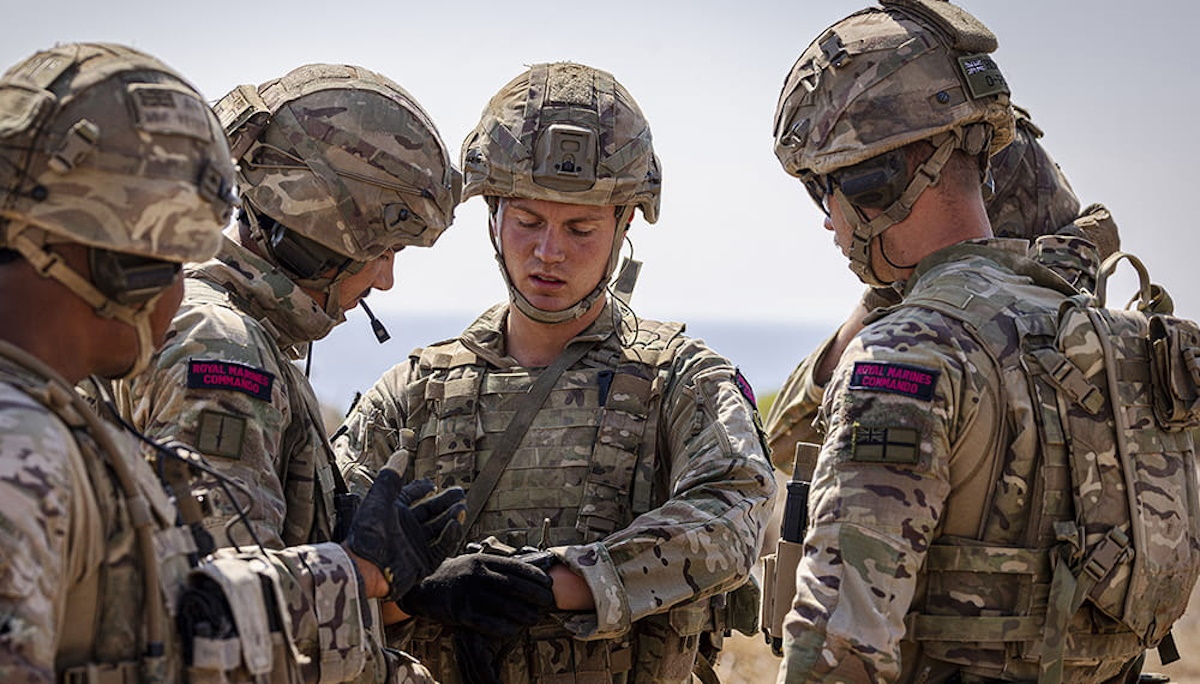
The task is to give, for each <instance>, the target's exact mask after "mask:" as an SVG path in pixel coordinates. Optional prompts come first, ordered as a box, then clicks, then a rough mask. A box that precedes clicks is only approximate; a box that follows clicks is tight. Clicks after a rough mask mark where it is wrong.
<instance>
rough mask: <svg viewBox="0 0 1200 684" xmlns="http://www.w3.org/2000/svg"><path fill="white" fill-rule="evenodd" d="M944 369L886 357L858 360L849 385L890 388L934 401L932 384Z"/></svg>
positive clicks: (889, 389)
mask: <svg viewBox="0 0 1200 684" xmlns="http://www.w3.org/2000/svg"><path fill="white" fill-rule="evenodd" d="M941 374H942V372H941V371H938V370H930V369H928V368H921V367H920V366H907V365H904V364H901V363H887V362H883V361H856V362H855V363H854V371H853V372H852V373H851V374H850V389H852V390H872V391H876V392H891V393H892V394H900V395H903V396H906V397H912V398H913V399H920V400H921V401H933V388H934V387H936V386H937V379H938V376H939V375H941Z"/></svg>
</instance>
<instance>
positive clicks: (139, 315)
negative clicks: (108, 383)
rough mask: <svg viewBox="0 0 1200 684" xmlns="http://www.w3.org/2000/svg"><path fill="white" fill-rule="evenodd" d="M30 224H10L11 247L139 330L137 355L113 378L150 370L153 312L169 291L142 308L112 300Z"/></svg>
mask: <svg viewBox="0 0 1200 684" xmlns="http://www.w3.org/2000/svg"><path fill="white" fill-rule="evenodd" d="M28 227H29V224H28V223H26V222H23V221H13V222H12V223H10V224H9V227H8V230H7V231H6V235H5V242H6V244H7V246H8V247H10V248H12V249H15V250H17V251H18V252H20V253H21V256H23V257H25V260H26V261H28V262H29V263H30V264H31V265H32V266H33V267H34V269H35V270H37V272H38V274H40V275H41V276H42V277H44V278H53V279H54V280H57V281H58V282H60V283H62V285H63V286H64V287H66V288H67V289H68V290H70V291H71V292H73V293H75V294H76V295H77V296H78V297H79V298H80V299H82V300H83V301H85V302H87V303H88V304H89V305H90V306H91V307H92V308H93V309H94V310H95V311H96V314H97V315H98V316H100V317H101V318H115V319H116V320H118V321H121V322H122V323H125V324H126V325H129V326H131V327H132V328H133V329H134V332H136V333H137V344H138V351H137V358H136V359H135V360H134V362H133V365H132V366H130V368H129V369H128V370H126V371H125V372H124V373H122V374H121V375H119V376H117V377H114V378H111V379H113V380H128V379H130V378H132V377H134V376H136V375H138V374H140V373H141V372H142V371H144V370H146V368H148V367H149V366H150V358H151V357H153V356H154V351H155V345H154V339H153V337H154V336H153V334H152V331H151V329H150V315H151V313H153V312H154V307H155V306H156V305H157V304H158V300H159V299H161V298H162V296H163V294H165V293H166V290H164V291H163V292H159V293H158V294H156V295H154V296H153V297H151V298H150V299H149V300H147V301H146V302H145V304H143V305H142V306H141V307H140V308H134V307H132V306H128V305H126V304H121V303H120V302H117V301H116V300H113V299H110V298H109V297H108V296H107V295H105V294H104V293H103V292H101V291H100V290H98V289H96V286H95V285H92V284H91V283H90V282H88V281H87V279H86V278H84V277H83V276H81V275H79V273H78V272H77V271H75V270H74V269H72V268H71V267H70V266H67V264H66V263H65V262H64V261H63V260H62V257H61V256H59V255H58V254H55V253H54V252H49V251H47V250H45V249H43V248H42V246H40V245H38V244H37V243H36V242H34V241H33V240H32V239H30V238H29V237H28V236H27V235H25V234H24V231H25V229H26V228H28Z"/></svg>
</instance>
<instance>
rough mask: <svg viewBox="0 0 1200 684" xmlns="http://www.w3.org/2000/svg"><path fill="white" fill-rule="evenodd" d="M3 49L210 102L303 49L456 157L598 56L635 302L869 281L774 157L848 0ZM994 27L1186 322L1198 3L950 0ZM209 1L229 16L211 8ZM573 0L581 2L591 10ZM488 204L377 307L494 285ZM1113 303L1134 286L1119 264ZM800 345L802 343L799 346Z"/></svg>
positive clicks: (840, 295) (1040, 118)
mask: <svg viewBox="0 0 1200 684" xmlns="http://www.w3.org/2000/svg"><path fill="white" fill-rule="evenodd" d="M3 3H4V4H3V6H2V10H3V11H2V12H0V16H2V17H3V24H2V25H0V63H2V64H3V65H4V66H5V67H7V66H8V65H11V64H13V63H15V62H16V61H18V60H20V59H22V58H24V57H25V56H27V55H28V54H30V53H32V52H34V51H35V50H37V49H40V48H44V47H47V46H50V45H52V44H54V43H55V42H67V41H79V40H101V41H112V42H121V43H126V44H129V45H132V46H134V47H137V48H140V49H142V50H145V51H147V52H149V53H151V54H153V55H155V56H157V57H159V58H160V59H162V60H163V61H165V62H167V63H168V64H170V65H171V66H173V67H175V68H176V69H178V70H179V71H181V72H182V73H183V74H184V75H185V76H187V77H188V78H190V79H191V80H192V81H193V82H194V83H195V84H196V85H197V86H198V87H199V88H200V90H201V91H202V92H203V93H204V94H205V95H206V96H207V97H208V98H210V99H212V100H215V99H217V98H219V97H220V96H221V95H222V94H224V93H225V92H226V91H228V90H229V89H231V88H232V87H234V86H236V85H238V84H240V83H255V84H257V83H260V82H262V81H264V80H267V79H270V78H274V77H277V76H279V75H282V74H283V73H284V72H286V71H288V70H290V69H292V68H293V67H296V66H298V65H300V64H302V63H306V62H318V61H324V62H343V63H353V64H359V65H361V66H364V67H367V68H370V69H373V70H376V71H379V72H381V73H383V74H386V75H387V76H389V77H391V78H393V79H394V80H396V81H398V82H399V83H400V84H402V85H403V86H404V87H405V88H406V89H408V90H409V91H410V92H411V93H412V94H413V95H414V96H415V97H416V98H417V99H418V100H419V101H420V102H421V103H422V104H423V105H424V106H425V107H426V109H427V110H428V111H429V112H430V114H431V115H432V116H433V119H434V120H435V121H436V122H437V124H438V126H439V128H440V129H441V132H442V134H443V136H444V137H445V139H446V141H447V143H448V145H449V146H450V148H451V149H452V150H453V151H454V153H455V156H457V151H458V149H459V146H460V144H461V142H462V139H463V138H464V137H465V135H466V134H467V132H468V131H469V130H470V129H471V128H472V127H473V126H474V124H475V122H476V120H477V119H478V116H479V113H480V110H481V109H482V107H483V105H484V104H485V103H486V101H487V99H488V98H489V97H490V96H491V95H492V93H494V92H495V91H496V90H497V89H499V87H500V86H501V85H503V84H504V83H505V82H507V81H508V80H509V79H511V78H512V77H513V76H515V75H517V74H518V73H519V72H521V71H522V70H523V68H524V65H527V64H532V63H536V62H544V61H555V60H573V61H579V62H584V63H587V64H591V65H593V66H597V67H600V68H604V69H607V70H609V71H611V72H613V74H615V75H616V77H617V79H618V80H620V81H621V82H622V83H623V84H624V85H625V86H626V87H627V88H628V89H629V90H630V92H632V93H633V95H634V97H635V98H636V99H637V100H638V102H639V103H640V104H641V107H642V109H643V111H644V112H645V113H646V115H647V117H648V118H649V120H650V122H651V127H652V130H653V133H654V140H655V147H656V149H657V151H658V154H659V156H660V157H661V159H662V163H663V173H664V184H663V187H664V192H663V205H662V216H661V218H660V220H659V223H658V224H656V225H653V226H648V225H646V224H645V223H644V222H642V221H641V220H640V219H639V220H638V221H637V222H635V225H634V229H633V231H632V236H633V239H634V245H635V248H636V255H637V257H638V258H640V259H642V260H643V261H644V262H645V268H644V269H643V272H642V279H641V282H640V283H639V286H638V290H637V295H636V297H635V299H634V306H635V308H636V309H637V310H638V312H639V313H640V314H642V315H644V316H650V317H655V318H682V319H687V318H689V317H705V318H747V319H768V318H772V317H779V318H783V319H786V320H788V321H793V322H806V321H815V322H829V323H832V322H834V321H836V320H840V318H841V316H842V314H843V313H844V312H845V311H846V310H848V309H849V307H850V306H851V305H852V304H853V302H854V301H855V299H856V298H857V296H858V293H859V291H860V289H861V286H860V285H859V283H858V281H857V279H855V277H854V276H853V274H851V273H850V271H849V270H848V269H847V267H846V263H845V260H844V259H843V258H842V256H841V255H840V253H839V252H837V251H836V250H835V248H834V246H833V241H832V235H831V234H830V233H827V232H826V231H824V230H823V229H822V228H821V222H820V218H821V216H820V214H819V212H818V211H817V209H816V208H815V207H813V206H812V204H811V202H810V201H809V200H808V198H807V195H806V194H805V193H804V191H803V189H802V188H801V186H800V184H799V182H798V181H795V180H794V179H791V178H790V177H788V176H787V175H785V174H784V173H783V171H782V170H781V169H780V168H779V165H778V163H777V162H776V160H775V157H774V155H773V153H772V149H771V145H772V139H771V124H772V114H773V112H774V107H775V102H776V99H777V97H778V94H779V88H780V86H781V85H782V83H783V79H784V76H785V75H786V74H787V72H788V70H789V69H790V67H791V65H792V63H793V62H794V61H795V59H796V57H797V56H798V55H799V54H800V52H801V51H802V50H803V49H804V48H805V46H806V45H807V44H808V43H809V42H810V41H811V40H812V39H813V38H815V37H816V36H817V34H819V33H820V31H821V30H823V29H824V28H825V27H827V26H828V25H830V24H831V23H833V22H835V21H837V20H838V19H840V18H841V17H843V16H845V15H846V14H848V13H849V12H851V11H853V10H856V9H859V8H861V7H863V6H865V4H864V3H862V2H848V1H844V0H828V1H822V2H814V1H809V2H802V1H796V0H792V1H789V2H784V1H768V2H754V1H752V0H751V1H743V2H738V3H734V2H716V1H711V0H699V1H695V0H694V1H690V2H654V1H653V0H640V1H637V2H631V1H627V0H617V1H610V2H605V3H596V4H589V3H586V2H572V3H518V2H481V1H476V0H469V1H466V2H457V3H456V2H450V1H444V0H443V1H439V2H427V3H422V4H416V3H412V2H406V1H404V0H394V1H392V2H387V3H383V2H378V3H373V2H356V1H354V0H342V1H339V2H328V3H322V2H314V1H312V0H294V1H292V2H257V3H249V2H236V3H223V4H220V5H218V4H217V3H213V4H207V3H195V2H188V3H182V2H174V1H169V0H154V1H137V0H99V1H98V0H88V1H87V2H62V1H56V0H43V1H42V2H32V1H31V0H22V1H21V2H15V1H13V0H3ZM962 4H964V5H965V6H966V7H967V8H968V9H969V10H971V11H972V12H974V13H975V14H976V15H977V16H979V17H980V18H981V19H982V20H983V21H984V22H985V23H986V24H988V25H989V26H990V27H991V28H992V29H993V31H995V33H996V34H997V35H998V36H999V38H1000V50H999V51H998V53H997V54H996V60H997V62H998V63H999V65H1000V67H1001V69H1002V70H1003V72H1004V73H1005V75H1006V76H1007V78H1008V80H1009V83H1010V85H1011V86H1012V88H1013V91H1014V99H1015V100H1016V101H1017V102H1019V103H1021V104H1023V105H1024V106H1025V107H1027V108H1028V109H1030V110H1031V111H1032V113H1033V116H1034V120H1035V121H1036V122H1037V123H1038V124H1039V125H1040V126H1041V127H1042V128H1043V129H1044V130H1045V131H1046V132H1047V135H1046V138H1045V139H1044V143H1045V145H1046V147H1047V148H1048V149H1049V150H1050V151H1051V153H1052V154H1053V155H1054V156H1055V158H1056V159H1057V160H1058V161H1059V163H1060V164H1061V165H1062V166H1063V168H1064V170H1065V171H1066V173H1067V175H1068V177H1069V178H1070V179H1071V182H1072V184H1073V185H1074V187H1075V190H1076V192H1077V193H1078V194H1079V195H1080V198H1081V200H1082V201H1083V202H1084V204H1088V203H1090V202H1096V201H1099V202H1104V203H1105V204H1107V205H1108V206H1109V208H1110V209H1111V210H1112V212H1113V215H1114V217H1115V218H1116V219H1117V221H1118V222H1119V224H1120V226H1121V231H1122V236H1123V243H1124V247H1125V248H1126V249H1127V250H1129V251H1132V252H1134V253H1136V254H1138V255H1139V256H1141V257H1142V258H1143V259H1144V261H1145V262H1146V264H1147V265H1148V266H1149V268H1150V271H1151V273H1152V275H1153V277H1154V279H1155V280H1156V281H1158V282H1160V283H1162V284H1164V285H1165V286H1166V287H1167V289H1168V290H1169V291H1170V292H1171V293H1172V294H1173V295H1174V296H1175V299H1176V301H1177V302H1178V304H1179V311H1180V313H1182V314H1184V315H1187V316H1190V317H1197V316H1200V292H1198V291H1197V288H1196V287H1195V286H1194V283H1195V282H1196V276H1195V269H1196V261H1197V259H1198V258H1200V226H1198V223H1200V222H1198V221H1197V220H1196V218H1195V214H1196V212H1195V210H1194V209H1193V208H1192V204H1191V201H1192V200H1193V198H1195V197H1197V196H1200V187H1198V188H1192V187H1191V183H1190V181H1189V180H1188V179H1189V178H1192V177H1194V176H1193V170H1194V169H1195V168H1196V167H1195V166H1194V165H1196V164H1200V154H1198V152H1200V143H1198V142H1197V141H1198V139H1200V134H1198V133H1197V126H1196V124H1195V123H1194V120H1193V118H1192V117H1193V116H1194V115H1195V112H1197V111H1200V106H1198V105H1200V102H1198V101H1197V100H1198V98H1197V94H1196V86H1197V83H1198V81H1200V79H1198V78H1197V76H1196V72H1195V60H1194V59H1193V53H1192V52H1191V50H1190V47H1191V46H1192V45H1193V44H1194V43H1195V42H1196V38H1195V34H1194V33H1193V31H1194V27H1195V26H1198V25H1200V3H1195V2H1190V1H1188V2H1185V1H1183V0H1175V1H1173V2H1165V1H1164V2H1153V1H1152V2H1144V3H1132V2H1127V1H1124V2H1117V1H1116V0H1095V1H1091V2H1060V1H1055V0H1007V1H1005V2H997V1H994V2H983V1H982V0H974V1H964V2H963V3H962ZM218 7H223V8H225V9H224V10H222V11H221V12H218V11H215V10H216V9H217V8H218ZM585 8H587V9H585ZM483 206H484V205H483V202H482V201H481V200H478V199H475V200H472V201H470V202H468V203H467V204H465V205H463V206H462V207H460V208H459V210H458V219H457V221H456V222H455V225H454V226H452V227H451V228H450V230H449V231H448V232H447V233H446V234H445V235H444V236H443V238H442V239H441V241H440V242H439V243H438V244H437V246H436V247H434V248H433V249H432V250H420V249H411V250H407V251H405V252H404V253H403V254H402V255H401V256H400V257H399V259H398V260H397V263H398V269H397V270H398V273H397V276H398V277H397V286H396V288H395V289H394V290H392V291H391V292H388V293H380V294H376V295H375V296H373V298H372V302H373V303H374V304H375V308H376V310H377V312H380V311H381V312H383V313H384V314H385V316H386V317H387V318H388V319H391V320H396V319H402V318H403V315H404V313H405V312H415V311H453V312H474V311H479V310H482V309H483V308H484V307H486V306H487V305H488V304H490V303H492V302H494V301H498V300H499V299H501V298H503V296H504V293H503V289H502V284H501V281H500V278H499V276H498V274H497V272H496V267H495V263H494V261H493V260H492V257H491V247H490V245H489V243H488V240H487V238H486V235H485V219H484V212H483ZM1113 285H1114V287H1113V289H1112V299H1113V301H1117V300H1119V301H1120V302H1121V303H1122V304H1123V303H1124V302H1125V300H1126V299H1127V298H1128V295H1129V294H1130V291H1131V288H1132V284H1131V283H1130V282H1127V281H1126V280H1125V279H1117V280H1116V281H1115V282H1114V284H1113ZM801 355H802V352H801V351H798V357H799V356H801Z"/></svg>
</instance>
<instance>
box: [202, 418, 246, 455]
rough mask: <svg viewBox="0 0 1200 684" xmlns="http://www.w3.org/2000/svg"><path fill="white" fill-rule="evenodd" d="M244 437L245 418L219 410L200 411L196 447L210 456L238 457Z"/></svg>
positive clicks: (240, 453)
mask: <svg viewBox="0 0 1200 684" xmlns="http://www.w3.org/2000/svg"><path fill="white" fill-rule="evenodd" d="M245 438H246V419H245V418H242V417H241V416H235V415H233V414H231V413H221V412H220V411H209V410H207V409H205V410H203V411H201V412H200V425H199V429H198V430H197V431H196V448H197V449H198V450H200V451H201V452H202V453H205V454H208V455H210V456H222V457H224V458H233V459H240V458H241V457H242V442H243V441H244V440H245Z"/></svg>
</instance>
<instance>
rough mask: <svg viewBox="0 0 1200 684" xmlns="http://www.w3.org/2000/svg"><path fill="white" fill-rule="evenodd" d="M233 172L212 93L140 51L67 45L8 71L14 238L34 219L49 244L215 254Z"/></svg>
mask: <svg viewBox="0 0 1200 684" xmlns="http://www.w3.org/2000/svg"><path fill="white" fill-rule="evenodd" d="M233 173H234V172H233V164H232V163H231V162H230V159H229V148H228V146H227V143H226V140H225V136H224V135H223V134H222V131H221V127H220V125H219V124H218V122H217V119H216V117H215V116H213V113H212V110H210V109H209V107H208V105H207V104H205V102H204V100H203V98H202V97H201V96H200V95H199V94H197V92H196V90H195V89H194V88H193V87H192V86H191V85H189V84H188V83H187V81H185V80H184V79H183V78H182V77H181V76H179V74H177V73H176V72H175V71H174V70H172V69H171V68H169V67H167V66H166V65H164V64H163V63H161V62H159V61H158V60H156V59H154V58H153V57H150V56H148V55H145V54H143V53H141V52H138V51H136V50H133V49H130V48H127V47H123V46H119V45H104V44H71V45H62V46H58V47H55V48H53V49H50V50H45V51H43V52H38V53H37V54H35V55H33V56H32V57H30V58H28V59H26V60H25V61H23V62H21V63H20V64H17V65H16V66H14V67H12V68H11V69H9V70H8V71H7V72H6V73H5V74H4V76H3V77H2V78H0V193H3V194H2V195H0V221H2V222H3V223H6V224H7V228H6V233H7V232H10V231H12V230H14V227H15V226H26V227H32V228H33V229H34V231H33V232H36V233H40V236H39V239H40V240H42V241H43V242H46V241H49V242H77V243H81V244H84V245H87V246H90V247H97V248H102V249H106V250H111V251H115V252H124V253H130V254H137V255H140V256H145V257H153V258H156V259H162V260H166V261H173V262H180V263H182V262H184V261H198V260H203V259H207V258H208V257H210V256H212V255H213V254H215V253H216V251H217V247H218V245H219V244H220V230H221V228H222V226H224V225H225V224H226V223H227V222H228V220H229V217H230V214H231V212H232V209H233V206H234V204H235V203H236V198H235V197H234V195H233V181H234V175H233ZM26 234H32V233H26ZM5 246H9V247H11V246H12V245H11V244H9V241H8V238H7V237H6V238H5Z"/></svg>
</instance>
